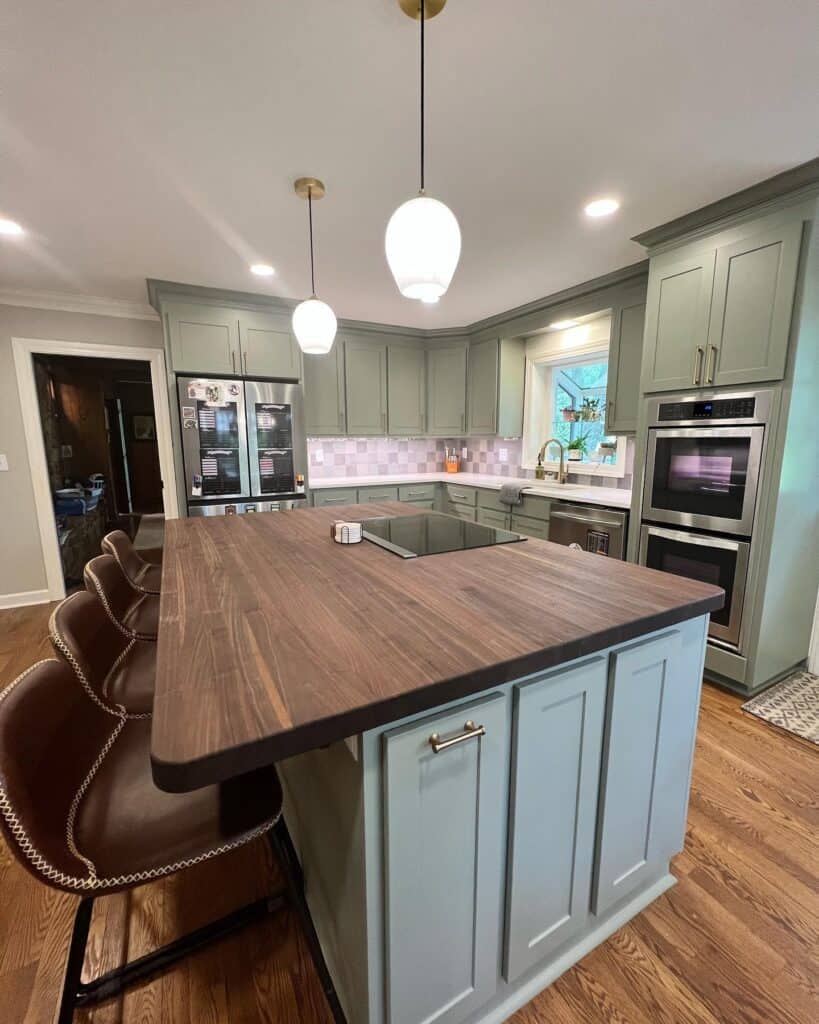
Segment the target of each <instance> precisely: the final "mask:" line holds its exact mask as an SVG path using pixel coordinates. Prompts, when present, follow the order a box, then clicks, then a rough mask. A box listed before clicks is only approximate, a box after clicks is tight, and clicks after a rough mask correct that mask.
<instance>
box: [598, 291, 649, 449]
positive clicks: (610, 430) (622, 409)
mask: <svg viewBox="0 0 819 1024" xmlns="http://www.w3.org/2000/svg"><path fill="white" fill-rule="evenodd" d="M645 318H646V304H645V301H644V300H641V301H640V302H635V303H631V304H626V305H623V306H620V307H619V308H618V309H617V311H616V312H615V315H614V323H613V324H612V329H611V342H610V343H609V375H608V385H607V388H606V395H607V399H606V433H607V434H633V433H634V432H635V431H636V430H637V406H638V404H639V400H640V367H641V364H642V358H643V331H644V327H645Z"/></svg>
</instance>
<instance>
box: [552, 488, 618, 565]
mask: <svg viewBox="0 0 819 1024" xmlns="http://www.w3.org/2000/svg"><path fill="white" fill-rule="evenodd" d="M627 526H628V512H625V511H623V510H620V509H611V508H598V507H597V506H590V505H567V504H564V503H563V502H560V504H557V503H555V504H553V505H552V507H551V510H550V512H549V540H551V541H554V543H555V544H566V545H570V546H571V545H577V546H578V547H579V548H582V550H583V551H593V552H594V553H595V554H598V555H608V556H609V558H625V557H626V532H627Z"/></svg>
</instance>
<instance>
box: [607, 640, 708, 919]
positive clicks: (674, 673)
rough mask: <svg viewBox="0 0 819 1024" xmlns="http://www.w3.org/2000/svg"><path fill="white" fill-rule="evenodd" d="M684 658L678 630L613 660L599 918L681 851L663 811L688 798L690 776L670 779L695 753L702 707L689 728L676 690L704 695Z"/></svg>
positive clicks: (688, 714)
mask: <svg viewBox="0 0 819 1024" xmlns="http://www.w3.org/2000/svg"><path fill="white" fill-rule="evenodd" d="M680 651H681V646H680V634H679V633H678V632H677V631H676V630H675V631H674V632H671V633H667V634H664V635H663V636H660V637H657V638H656V639H654V640H648V641H645V642H644V643H642V644H637V645H635V646H633V647H628V648H625V649H624V650H622V651H618V652H616V653H615V654H613V655H612V657H611V667H610V673H611V679H610V686H609V694H608V716H607V721H606V735H605V738H604V743H603V765H602V771H601V806H600V823H599V827H598V833H597V864H596V871H595V875H596V877H595V882H594V897H593V903H592V909H593V911H594V913H595V914H598V915H600V914H605V913H606V912H607V911H608V910H609V909H610V908H611V907H612V906H614V904H615V903H617V902H618V900H620V899H622V898H623V897H624V896H627V895H629V894H630V893H632V892H634V891H635V890H637V889H639V888H640V887H641V886H642V885H643V884H645V882H646V881H648V880H650V879H651V878H652V877H654V876H656V875H657V873H658V872H659V871H661V870H662V868H663V865H664V863H665V862H667V860H668V858H669V856H670V855H671V853H672V852H675V851H673V850H672V849H670V848H669V844H668V836H667V835H666V832H667V831H668V828H667V827H666V824H665V823H666V818H667V815H666V810H665V807H664V806H663V805H664V804H669V802H670V804H672V805H673V806H674V809H675V812H676V810H677V808H678V806H679V804H680V801H679V799H677V797H676V795H672V793H671V792H670V790H674V789H680V788H684V789H685V792H686V794H687V792H688V774H687V770H686V769H685V768H683V769H682V770H681V771H679V772H676V771H675V773H676V774H677V775H678V776H679V778H678V779H677V780H676V781H675V780H673V779H669V778H668V777H669V773H670V770H671V769H672V767H673V760H672V759H670V756H669V755H670V753H671V752H672V751H673V750H674V749H675V748H676V747H678V746H680V744H682V746H684V747H687V748H688V747H690V737H691V736H693V733H694V730H695V726H696V701H694V706H693V721H691V720H690V719H691V713H692V709H691V708H690V707H689V710H688V711H686V710H684V707H683V705H681V704H680V702H679V697H680V693H679V692H678V693H673V692H672V690H673V689H674V688H675V687H677V686H679V687H682V688H685V690H686V691H692V692H694V693H696V694H698V693H699V687H698V680H697V679H696V673H695V674H694V675H693V676H692V678H691V679H690V680H686V679H683V678H678V677H679V676H681V675H682V673H681V672H680ZM689 703H690V702H689ZM682 813H683V820H684V813H685V812H684V810H683V812H682ZM674 831H676V830H675V829H674Z"/></svg>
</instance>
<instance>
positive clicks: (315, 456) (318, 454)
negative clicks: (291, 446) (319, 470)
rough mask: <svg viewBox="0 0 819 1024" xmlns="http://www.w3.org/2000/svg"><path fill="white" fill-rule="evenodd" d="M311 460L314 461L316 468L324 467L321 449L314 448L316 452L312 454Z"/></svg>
mask: <svg viewBox="0 0 819 1024" xmlns="http://www.w3.org/2000/svg"><path fill="white" fill-rule="evenodd" d="M313 460H314V461H315V463H316V465H317V466H323V465H324V452H323V451H322V450H321V448H316V450H315V451H314V452H313Z"/></svg>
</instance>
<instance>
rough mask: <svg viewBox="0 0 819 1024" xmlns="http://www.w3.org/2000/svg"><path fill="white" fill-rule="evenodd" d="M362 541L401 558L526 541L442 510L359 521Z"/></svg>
mask: <svg viewBox="0 0 819 1024" xmlns="http://www.w3.org/2000/svg"><path fill="white" fill-rule="evenodd" d="M361 525H362V527H363V535H364V539H365V540H369V541H372V543H373V544H378V545H379V546H380V547H382V548H386V549H387V551H392V553H393V554H395V555H400V556H401V558H418V557H419V555H440V554H443V553H444V552H445V551H465V550H467V549H468V548H488V547H492V546H493V545H495V544H514V543H516V542H517V541H519V540H526V538H525V537H522V536H521V535H520V534H519V533H512V532H511V531H510V530H499V529H496V528H495V527H494V526H484V525H483V523H470V522H467V521H466V520H464V519H458V518H457V517H456V516H448V515H444V514H443V513H442V512H425V513H424V514H423V515H415V516H382V517H380V518H378V519H365V520H364V521H363V523H362V524H361Z"/></svg>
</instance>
